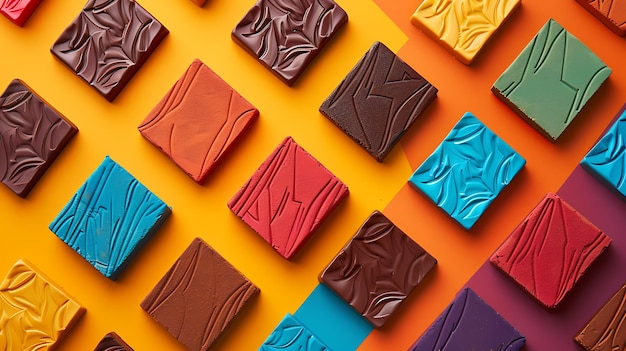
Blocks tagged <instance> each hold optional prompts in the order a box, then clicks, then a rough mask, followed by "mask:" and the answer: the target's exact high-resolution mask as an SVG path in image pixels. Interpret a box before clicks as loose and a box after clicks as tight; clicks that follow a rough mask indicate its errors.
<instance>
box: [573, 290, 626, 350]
mask: <svg viewBox="0 0 626 351" xmlns="http://www.w3.org/2000/svg"><path fill="white" fill-rule="evenodd" d="M574 340H576V342H577V343H579V344H580V345H581V346H582V347H584V348H585V350H592V351H604V350H606V351H624V350H625V348H626V342H625V340H626V284H624V285H622V287H621V288H619V289H618V290H617V291H616V292H615V294H613V296H611V298H609V300H608V301H606V302H605V303H604V305H603V306H602V307H600V309H599V310H598V311H597V312H596V313H595V314H594V315H593V317H591V319H590V320H589V321H588V322H587V324H586V325H585V326H584V327H583V328H582V330H581V331H580V332H579V333H578V334H576V336H575V337H574Z"/></svg>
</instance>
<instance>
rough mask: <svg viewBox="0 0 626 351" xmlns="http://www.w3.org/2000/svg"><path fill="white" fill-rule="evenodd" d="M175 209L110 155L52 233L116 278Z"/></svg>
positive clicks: (68, 206)
mask: <svg viewBox="0 0 626 351" xmlns="http://www.w3.org/2000/svg"><path fill="white" fill-rule="evenodd" d="M170 212H171V209H170V208H169V207H168V206H167V205H166V204H165V203H164V202H163V201H161V200H160V199H159V198H158V197H156V196H155V195H154V194H153V193H152V192H150V190H148V189H147V188H146V187H145V186H144V185H142V184H141V183H139V181H137V179H135V178H134V177H133V176H132V175H131V174H130V173H128V172H127V171H126V170H125V169H123V168H122V167H121V166H120V165H118V164H117V163H115V161H113V160H112V159H111V158H109V157H108V156H107V157H106V158H105V159H104V161H103V162H102V164H100V166H99V167H98V168H97V169H96V170H95V171H94V172H93V173H92V174H91V176H90V177H89V178H88V179H87V181H86V182H85V183H84V184H83V185H82V186H81V187H80V189H78V191H77V192H76V194H75V195H74V196H73V197H72V199H71V200H70V202H69V203H68V204H67V205H65V208H63V210H62V211H61V213H59V215H58V216H57V217H56V218H55V219H54V221H52V223H51V224H50V227H49V228H50V230H51V231H52V232H53V233H54V234H56V236H58V237H59V238H60V239H61V240H63V241H64V242H65V243H66V244H67V245H69V246H70V247H71V248H72V249H74V251H76V252H78V253H79V254H80V255H81V256H83V257H84V258H85V259H86V260H87V261H88V262H89V263H90V264H91V265H93V266H94V267H95V268H96V269H97V270H98V271H100V273H102V274H103V275H104V276H106V277H107V278H109V279H112V280H115V279H117V278H118V276H119V274H120V273H121V272H122V270H123V269H124V268H125V267H126V265H127V264H128V263H129V261H130V259H131V258H132V257H133V256H134V255H135V254H136V253H137V252H138V251H139V249H140V248H141V247H142V246H143V245H144V244H145V243H146V242H147V241H148V240H149V239H150V238H151V237H152V235H153V234H154V233H155V232H156V231H157V229H158V228H159V227H160V225H161V224H162V223H163V222H164V221H165V219H167V217H168V216H169V214H170Z"/></svg>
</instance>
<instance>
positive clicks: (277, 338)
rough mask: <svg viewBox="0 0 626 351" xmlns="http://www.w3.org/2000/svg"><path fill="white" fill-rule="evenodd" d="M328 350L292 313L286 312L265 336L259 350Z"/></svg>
mask: <svg viewBox="0 0 626 351" xmlns="http://www.w3.org/2000/svg"><path fill="white" fill-rule="evenodd" d="M274 350H284V351H301V350H315V351H330V348H328V346H326V345H325V344H324V343H323V342H322V341H321V340H320V339H319V338H318V337H317V336H315V335H314V334H313V333H312V332H311V331H310V330H309V329H307V327H306V326H305V325H303V324H302V323H300V321H298V320H297V319H296V318H294V317H293V316H292V315H290V314H287V315H286V316H285V317H283V320H281V321H280V323H278V325H277V326H276V328H274V331H272V333H271V334H270V336H268V337H267V339H266V340H265V342H263V345H261V347H260V348H259V351H274Z"/></svg>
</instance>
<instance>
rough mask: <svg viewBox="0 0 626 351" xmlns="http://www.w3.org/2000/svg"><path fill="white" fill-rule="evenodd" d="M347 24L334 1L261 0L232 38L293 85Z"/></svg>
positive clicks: (345, 15) (239, 25)
mask: <svg viewBox="0 0 626 351" xmlns="http://www.w3.org/2000/svg"><path fill="white" fill-rule="evenodd" d="M346 22H348V15H347V14H346V12H345V11H344V10H343V9H342V8H341V7H340V6H339V5H338V4H337V3H335V2H334V1H333V0H279V1H270V0H258V1H257V2H256V3H255V4H254V6H253V7H252V8H251V9H250V10H249V11H248V12H247V13H246V15H245V16H244V17H243V18H242V19H241V21H240V22H239V23H238V24H237V25H236V26H235V28H234V29H233V31H232V33H231V37H232V39H233V40H234V41H235V42H236V43H238V44H239V45H240V46H241V47H242V48H244V49H245V50H246V51H247V52H248V53H249V54H251V55H252V56H254V57H255V58H256V59H257V60H258V61H259V62H261V63H262V64H263V65H264V66H265V67H267V68H268V69H269V70H271V71H272V73H274V74H275V75H276V76H277V77H278V78H279V79H280V80H282V81H283V82H284V83H285V84H287V85H289V86H291V85H292V84H293V83H294V82H295V81H296V79H298V77H299V76H300V75H301V74H302V72H303V71H304V70H305V69H306V67H307V66H308V65H309V63H310V62H311V61H312V60H313V58H315V56H317V54H318V52H319V51H320V50H322V48H323V47H324V46H325V45H326V44H327V43H328V42H329V41H330V39H331V38H332V37H333V36H335V34H336V33H337V32H338V31H339V29H341V27H342V26H343V25H344V24H345V23H346Z"/></svg>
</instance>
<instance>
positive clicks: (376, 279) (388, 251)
mask: <svg viewBox="0 0 626 351" xmlns="http://www.w3.org/2000/svg"><path fill="white" fill-rule="evenodd" d="M436 264H437V260H436V259H435V258H434V257H432V256H431V255H430V254H429V253H428V252H426V250H424V249H423V248H422V247H421V246H419V245H418V244H417V243H416V242H415V241H413V239H411V238H410V237H409V236H408V235H406V234H405V233H404V232H403V231H402V230H401V229H400V228H398V227H397V226H396V225H395V224H393V223H392V222H391V221H390V220H389V219H388V218H387V217H385V215H383V214H382V213H380V212H378V211H374V212H373V213H372V214H371V215H370V216H369V218H367V220H365V222H364V223H363V224H362V225H361V227H360V228H359V229H358V230H357V232H356V234H355V235H354V237H353V238H352V239H351V240H350V241H349V242H348V244H347V245H346V246H345V247H344V248H343V249H341V251H339V253H338V254H337V256H335V258H333V260H332V261H331V262H330V264H329V265H328V266H327V267H326V269H324V271H323V272H322V274H321V275H320V281H321V282H322V283H324V284H326V285H327V286H328V287H330V288H331V289H332V290H333V291H334V292H335V293H336V294H337V295H339V296H340V297H341V298H342V299H343V300H345V301H346V303H348V304H349V305H350V306H352V307H353V308H354V309H355V310H356V311H357V312H358V313H360V314H361V315H362V316H363V317H364V318H365V319H367V320H368V321H369V322H370V323H372V324H373V325H374V326H376V327H381V326H383V324H385V322H386V321H387V319H388V318H389V317H390V316H391V315H392V314H393V312H394V311H396V310H397V309H398V308H399V306H401V305H402V302H404V300H405V299H406V298H407V297H408V295H409V294H410V293H411V291H413V290H414V289H415V288H416V287H417V286H418V285H419V284H420V282H421V281H422V280H423V279H424V277H425V276H426V274H428V273H429V272H430V271H431V270H432V269H433V268H434V267H435V265H436Z"/></svg>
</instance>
